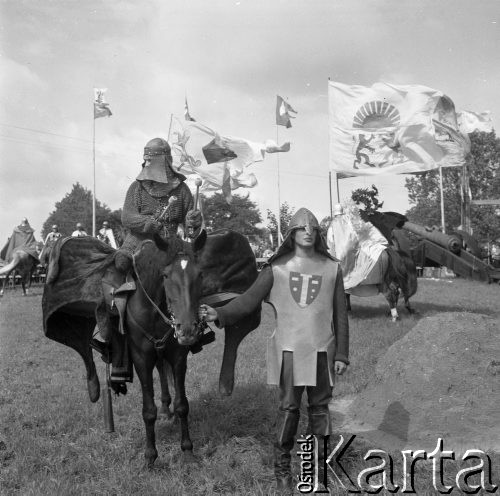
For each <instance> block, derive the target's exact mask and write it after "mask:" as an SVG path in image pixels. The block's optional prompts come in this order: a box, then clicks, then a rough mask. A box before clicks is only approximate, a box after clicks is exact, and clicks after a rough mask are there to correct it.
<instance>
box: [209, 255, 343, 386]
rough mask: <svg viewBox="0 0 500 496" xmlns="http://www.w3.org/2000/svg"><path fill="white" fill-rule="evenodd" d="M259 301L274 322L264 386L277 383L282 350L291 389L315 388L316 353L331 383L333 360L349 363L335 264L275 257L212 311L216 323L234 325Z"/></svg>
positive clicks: (338, 271) (321, 257) (316, 258)
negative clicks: (323, 357) (289, 356)
mask: <svg viewBox="0 0 500 496" xmlns="http://www.w3.org/2000/svg"><path fill="white" fill-rule="evenodd" d="M265 298H266V301H268V302H269V303H270V304H271V305H272V306H273V307H274V310H275V314H276V319H277V321H276V329H275V331H274V333H273V335H272V336H271V337H270V338H269V341H268V349H267V378H268V383H269V384H276V385H279V381H280V373H281V364H282V359H283V358H282V357H283V351H291V352H292V353H293V380H294V385H295V386H299V385H303V386H315V385H316V368H317V354H318V353H319V352H326V353H327V355H328V367H329V376H330V384H331V385H333V365H334V361H336V360H338V361H342V362H345V363H349V360H348V349H349V325H348V319H347V311H346V307H345V299H344V288H343V281H342V271H341V269H340V266H339V263H338V262H335V261H334V260H332V259H330V258H328V257H327V256H324V255H321V254H316V255H315V256H314V257H313V258H302V257H297V256H294V254H293V253H288V254H285V255H282V256H279V257H278V258H276V259H274V261H272V263H271V265H267V266H265V267H264V268H263V269H262V271H261V272H260V274H259V277H258V278H257V280H256V281H255V282H254V284H253V285H252V286H251V287H250V288H249V289H248V290H247V291H246V292H245V293H244V294H242V295H240V296H239V297H238V298H236V299H235V300H233V301H231V302H230V303H228V304H227V305H225V306H223V307H221V308H217V315H218V319H217V321H216V325H217V326H219V327H225V326H226V325H231V324H234V323H236V322H237V321H238V320H241V319H242V318H244V317H245V316H246V315H248V314H250V313H251V312H252V311H253V310H254V309H255V308H256V307H257V306H258V305H259V304H260V303H261V302H262V300H264V299H265Z"/></svg>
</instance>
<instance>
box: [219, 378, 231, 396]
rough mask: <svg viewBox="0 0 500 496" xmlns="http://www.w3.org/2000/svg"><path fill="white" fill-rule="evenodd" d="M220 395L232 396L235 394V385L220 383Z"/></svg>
mask: <svg viewBox="0 0 500 496" xmlns="http://www.w3.org/2000/svg"><path fill="white" fill-rule="evenodd" d="M219 393H220V394H221V396H231V395H232V394H233V383H229V384H226V382H225V381H222V380H221V381H219Z"/></svg>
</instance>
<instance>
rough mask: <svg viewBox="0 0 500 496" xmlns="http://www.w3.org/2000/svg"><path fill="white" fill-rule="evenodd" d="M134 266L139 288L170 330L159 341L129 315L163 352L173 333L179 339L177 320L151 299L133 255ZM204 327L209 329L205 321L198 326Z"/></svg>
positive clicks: (149, 339)
mask: <svg viewBox="0 0 500 496" xmlns="http://www.w3.org/2000/svg"><path fill="white" fill-rule="evenodd" d="M183 254H184V253H178V255H183ZM132 266H133V267H134V272H135V275H136V277H137V282H138V283H139V286H140V288H141V289H142V292H143V293H144V294H145V295H146V298H147V299H148V301H149V303H151V305H152V306H153V308H154V309H155V310H156V311H157V312H158V314H159V315H160V317H161V318H162V319H163V321H164V322H165V323H166V324H167V325H168V326H169V330H168V331H167V332H166V333H165V335H164V336H163V337H162V338H161V339H157V338H155V337H153V336H151V334H149V333H148V332H147V331H146V329H144V328H143V327H142V326H141V325H140V324H139V323H138V322H137V320H136V319H135V318H134V317H133V315H132V314H131V313H129V317H131V318H132V320H133V321H134V323H135V325H137V327H138V328H139V329H140V330H141V332H142V333H143V334H144V336H145V337H146V338H147V339H148V341H150V342H151V343H152V344H153V345H154V347H155V348H156V349H157V350H158V351H160V350H162V349H163V348H165V345H166V342H167V340H168V338H169V337H170V336H171V335H172V333H174V337H177V336H176V332H175V318H173V319H172V318H170V317H167V316H166V315H165V314H164V313H163V312H162V311H161V310H160V307H158V305H157V304H156V303H155V302H154V301H153V300H152V299H151V297H150V296H149V295H148V293H147V291H146V288H145V287H144V284H143V283H142V280H141V276H140V274H139V271H138V270H137V264H136V261H135V254H134V253H132ZM203 324H205V325H204V327H203V329H204V328H206V327H207V325H206V323H204V322H203V321H200V322H199V323H198V324H197V325H198V326H199V325H203Z"/></svg>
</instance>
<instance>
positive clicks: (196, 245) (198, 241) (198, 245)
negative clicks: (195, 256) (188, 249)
mask: <svg viewBox="0 0 500 496" xmlns="http://www.w3.org/2000/svg"><path fill="white" fill-rule="evenodd" d="M206 241H207V231H205V229H202V230H201V231H200V234H198V236H196V238H195V239H194V241H193V250H194V251H195V252H197V251H200V250H201V249H202V248H203V247H204V246H205V242H206Z"/></svg>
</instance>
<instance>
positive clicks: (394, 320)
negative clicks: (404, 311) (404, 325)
mask: <svg viewBox="0 0 500 496" xmlns="http://www.w3.org/2000/svg"><path fill="white" fill-rule="evenodd" d="M398 320H399V317H391V322H397V321H398Z"/></svg>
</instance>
